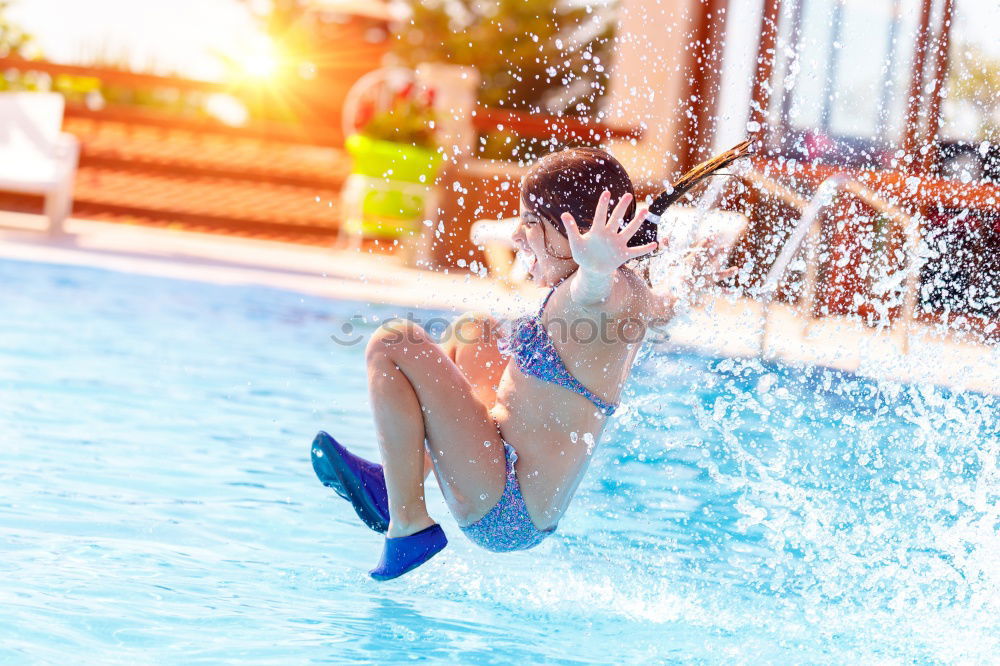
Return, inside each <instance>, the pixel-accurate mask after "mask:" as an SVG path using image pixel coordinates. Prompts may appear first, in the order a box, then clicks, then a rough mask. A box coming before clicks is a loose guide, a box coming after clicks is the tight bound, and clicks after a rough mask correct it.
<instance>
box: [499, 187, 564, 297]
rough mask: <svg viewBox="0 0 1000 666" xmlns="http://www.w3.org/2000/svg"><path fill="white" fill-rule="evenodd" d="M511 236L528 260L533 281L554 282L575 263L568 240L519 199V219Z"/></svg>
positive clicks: (529, 273) (543, 283)
mask: <svg viewBox="0 0 1000 666" xmlns="http://www.w3.org/2000/svg"><path fill="white" fill-rule="evenodd" d="M545 227H547V228H545ZM511 240H512V241H513V243H514V247H516V248H517V250H518V252H519V253H521V254H522V255H523V256H524V259H525V260H526V261H527V262H528V276H529V277H530V278H531V280H532V281H534V282H538V283H540V284H542V285H552V284H555V283H556V282H558V281H559V280H560V279H562V278H563V277H565V276H566V274H567V273H568V272H570V271H572V269H573V268H575V267H576V262H574V261H573V259H572V258H571V257H572V252H571V251H570V247H569V241H568V240H567V239H566V238H565V237H564V236H563V235H562V234H560V233H559V232H558V231H556V230H555V229H554V228H553V227H552V226H551V225H550V224H549V223H548V222H546V221H545V220H544V219H543V218H542V217H540V216H539V215H537V214H535V213H534V212H532V211H531V210H530V209H529V208H528V207H527V206H525V204H524V202H521V222H520V224H518V225H517V228H516V229H515V230H514V234H513V235H512V236H511Z"/></svg>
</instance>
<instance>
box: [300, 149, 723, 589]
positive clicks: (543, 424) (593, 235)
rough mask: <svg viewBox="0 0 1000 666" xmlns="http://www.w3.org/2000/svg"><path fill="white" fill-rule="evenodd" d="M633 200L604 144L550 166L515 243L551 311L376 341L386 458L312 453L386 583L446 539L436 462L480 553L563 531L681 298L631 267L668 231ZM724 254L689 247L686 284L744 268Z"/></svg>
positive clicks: (548, 161) (531, 187)
mask: <svg viewBox="0 0 1000 666" xmlns="http://www.w3.org/2000/svg"><path fill="white" fill-rule="evenodd" d="M634 197H635V195H634V189H633V186H632V182H631V180H630V179H629V177H628V174H627V173H626V172H625V169H624V168H623V167H622V165H621V164H620V163H619V162H618V161H617V160H615V159H614V158H613V157H612V156H611V155H610V154H608V153H606V152H604V151H602V150H598V149H594V148H571V149H567V150H563V151H561V152H557V153H552V154H550V155H547V156H545V157H543V158H542V159H540V160H539V161H538V162H537V163H535V164H534V165H533V166H532V167H531V169H530V170H529V171H528V173H527V174H526V175H525V177H524V179H523V181H522V183H521V218H520V225H519V226H518V227H517V229H516V230H515V232H514V235H513V241H514V243H515V245H516V246H517V248H518V250H519V251H520V252H521V253H522V255H523V256H526V257H528V258H529V261H530V267H529V270H528V272H529V276H530V279H531V280H532V281H534V282H536V283H538V284H541V285H545V286H548V287H550V290H549V293H548V295H547V296H546V297H545V300H544V301H543V302H542V304H541V307H540V308H539V309H538V312H537V313H535V314H531V315H528V316H525V317H522V318H520V319H518V320H517V321H515V322H514V327H513V332H512V334H511V335H509V336H508V337H506V338H500V339H498V337H497V336H496V335H495V334H496V332H497V331H498V328H499V327H498V325H497V323H496V322H495V321H494V320H493V319H491V318H490V317H489V316H486V315H475V314H468V315H463V316H462V317H460V318H459V319H458V320H456V321H455V323H454V324H453V325H452V327H451V329H450V330H449V332H448V334H447V335H446V336H445V341H444V342H443V343H442V344H437V343H436V342H434V340H432V339H431V338H430V336H428V335H427V333H426V332H425V331H424V330H423V329H422V328H420V326H418V325H417V324H415V323H413V322H409V321H404V320H401V319H396V320H391V321H388V322H386V323H384V324H383V325H382V326H381V327H380V328H379V330H378V331H376V332H375V333H374V334H373V335H372V338H371V340H370V341H369V343H368V348H367V352H366V354H367V363H368V381H369V392H370V395H371V402H372V407H373V410H374V416H375V428H376V431H377V434H378V443H379V449H380V450H381V454H382V461H383V464H382V465H381V466H380V465H377V464H375V463H372V462H369V461H366V460H364V459H362V458H359V457H357V456H354V455H353V454H351V453H350V452H348V451H347V450H346V449H345V448H344V447H343V446H341V445H340V444H338V443H337V442H336V441H335V440H334V439H333V438H332V437H330V436H329V435H327V434H326V433H323V432H321V433H319V434H318V435H317V437H316V440H315V441H314V442H313V449H312V454H313V466H314V468H315V470H316V472H317V474H318V475H319V477H320V479H321V480H322V481H323V482H324V483H325V484H326V485H328V486H330V487H332V488H334V490H336V491H337V493H338V494H340V495H341V496H342V497H344V498H345V499H347V500H349V501H350V502H351V503H352V504H353V505H354V508H355V510H356V511H357V513H358V515H359V516H360V517H361V519H362V520H363V521H364V522H365V523H366V524H367V525H368V526H369V527H371V528H372V529H374V530H376V531H378V532H383V533H385V534H386V539H385V545H384V548H383V552H382V558H381V561H380V562H379V563H378V565H377V566H376V567H375V569H373V570H372V571H371V576H372V577H373V578H375V579H377V580H388V579H391V578H395V577H397V576H401V575H403V574H404V573H406V572H408V571H410V570H412V569H414V568H416V567H418V566H419V565H421V564H423V563H424V562H426V561H427V560H429V559H430V558H431V557H433V556H434V555H435V554H436V553H438V552H439V551H440V550H441V549H442V548H444V547H445V545H446V544H447V539H446V538H445V535H444V532H443V531H442V529H441V527H440V526H439V525H438V524H437V523H436V522H434V519H432V518H431V517H430V516H429V515H428V513H427V507H426V504H425V503H424V479H425V478H426V475H427V472H428V470H429V469H432V470H433V471H434V474H435V476H436V477H437V481H438V484H439V485H440V486H441V490H442V492H443V494H444V497H445V499H446V501H447V503H448V507H449V509H450V510H451V512H452V514H453V515H454V516H455V518H456V520H457V521H458V524H459V526H460V527H461V529H462V531H463V532H464V533H465V534H466V536H467V537H468V538H470V539H471V540H472V541H474V542H475V543H477V544H479V545H480V546H482V547H483V548H487V549H489V550H493V551H497V552H502V551H513V550H522V549H527V548H532V547H534V546H536V545H538V544H539V543H540V542H541V541H542V540H543V539H545V538H546V537H548V536H549V535H551V534H552V533H553V532H554V531H555V529H556V526H557V525H558V523H559V519H560V518H562V515H563V513H564V512H565V511H566V509H567V507H568V506H569V503H570V501H571V500H572V498H573V494H574V492H575V491H576V488H577V486H578V485H579V483H580V481H581V480H582V478H583V475H584V473H585V472H586V469H587V464H588V463H589V462H590V457H591V455H592V454H593V451H594V447H595V445H596V444H597V442H598V441H599V439H600V436H601V432H602V430H603V429H604V425H605V423H606V420H607V418H608V417H609V416H610V415H611V414H612V413H613V412H614V411H615V407H616V405H617V400H618V396H619V394H620V393H621V390H622V386H623V384H624V383H625V380H626V379H627V378H628V375H629V371H630V370H631V367H632V363H633V361H634V359H635V356H636V353H637V352H638V351H639V347H640V344H639V343H640V342H641V340H642V338H643V336H644V334H645V331H646V327H647V326H648V324H649V323H650V322H651V321H653V320H656V321H660V322H662V321H665V320H666V319H669V317H670V316H672V313H673V310H674V305H675V302H676V300H677V298H678V297H677V295H675V294H668V293H659V292H656V291H653V290H652V289H651V286H650V284H649V282H648V278H646V277H644V276H643V275H640V273H639V272H637V271H636V268H638V267H634V266H632V265H631V264H633V263H634V262H635V261H636V260H639V259H641V258H646V257H648V256H649V255H650V253H652V252H653V251H654V250H656V249H657V247H658V242H657V227H656V224H655V223H654V222H652V221H650V220H647V219H646V213H647V210H646V209H643V210H640V211H639V213H638V214H635V208H636V206H635V203H634V201H633V200H634ZM609 210H610V211H611V213H610V215H609V214H608V211H609ZM699 249H701V248H699ZM714 259H715V257H712V256H709V253H706V252H701V251H695V252H693V253H690V254H689V255H688V261H687V262H686V268H687V271H686V273H687V276H688V279H687V281H686V282H687V285H686V286H688V287H689V288H691V287H693V286H694V282H695V280H696V279H702V280H704V281H703V284H711V283H714V282H716V281H718V280H720V279H722V278H725V277H728V276H730V275H732V274H733V273H734V272H735V269H728V270H725V271H719V270H717V267H716V266H715V264H716V263H717V262H716V261H715V260H714Z"/></svg>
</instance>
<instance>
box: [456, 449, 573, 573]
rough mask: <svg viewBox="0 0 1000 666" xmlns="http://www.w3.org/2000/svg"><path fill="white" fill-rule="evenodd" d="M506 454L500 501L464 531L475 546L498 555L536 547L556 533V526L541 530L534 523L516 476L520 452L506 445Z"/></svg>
mask: <svg viewBox="0 0 1000 666" xmlns="http://www.w3.org/2000/svg"><path fill="white" fill-rule="evenodd" d="M503 452H504V457H505V458H506V459H507V484H506V485H505V486H504V489H503V495H501V496H500V501H498V502H497V503H496V506H494V507H493V508H492V509H490V511H489V513H487V514H486V515H485V516H483V517H482V518H480V519H479V520H477V521H476V522H474V523H472V524H471V525H468V526H467V527H463V528H462V531H463V532H465V536H467V537H469V539H471V540H472V541H473V543H475V544H477V545H479V546H482V547H483V548H485V549H486V550H492V551H493V552H496V553H504V552H508V551H512V550H527V549H528V548H534V547H535V546H537V545H538V544H540V543H541V542H542V540H543V539H545V537H547V536H549V535H550V534H552V533H553V532H555V531H556V529H555V528H554V527H553V528H552V529H548V530H540V529H538V528H537V527H535V524H534V523H533V522H531V517H530V516H528V508H527V507H526V506H525V504H524V497H522V495H521V486H520V484H518V482H517V475H516V474H515V473H514V463H515V462H517V451H515V450H514V447H513V446H511V445H510V444H508V443H507V442H504V443H503Z"/></svg>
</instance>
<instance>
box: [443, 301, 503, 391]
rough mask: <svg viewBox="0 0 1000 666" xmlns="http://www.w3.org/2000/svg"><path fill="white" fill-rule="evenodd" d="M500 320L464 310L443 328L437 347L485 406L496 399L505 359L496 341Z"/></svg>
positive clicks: (485, 314) (498, 336)
mask: <svg viewBox="0 0 1000 666" xmlns="http://www.w3.org/2000/svg"><path fill="white" fill-rule="evenodd" d="M499 338H500V323H499V322H498V321H497V320H496V319H494V318H493V317H492V316H491V315H489V314H488V313H485V312H466V313H465V314H463V315H461V316H459V317H458V318H456V319H455V321H453V322H452V324H451V325H450V326H449V327H448V329H447V330H446V331H445V334H444V338H443V340H442V342H441V347H442V348H443V349H444V350H445V352H447V354H448V357H449V358H451V360H452V361H454V362H455V365H457V366H458V368H459V369H460V370H461V371H462V374H464V375H465V377H466V379H468V380H469V382H470V383H471V384H472V391H473V393H474V394H475V396H476V398H477V399H478V400H479V401H480V402H481V403H483V404H484V405H486V407H487V408H490V407H492V406H493V403H495V402H496V394H497V386H498V385H499V384H500V377H502V376H503V371H504V368H505V367H506V366H507V359H505V358H504V357H503V355H501V354H500V350H499V348H498V347H497V342H498V341H499Z"/></svg>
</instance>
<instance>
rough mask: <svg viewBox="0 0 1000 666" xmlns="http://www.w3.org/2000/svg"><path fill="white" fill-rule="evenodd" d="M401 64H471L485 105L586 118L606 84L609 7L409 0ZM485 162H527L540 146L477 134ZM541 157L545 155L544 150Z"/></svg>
mask: <svg viewBox="0 0 1000 666" xmlns="http://www.w3.org/2000/svg"><path fill="white" fill-rule="evenodd" d="M408 3H409V6H410V9H411V10H412V20H411V21H409V22H407V23H405V24H403V25H401V26H399V27H398V28H397V30H396V34H395V45H394V54H395V57H396V59H397V60H399V61H400V62H401V63H403V64H406V65H409V66H411V67H415V66H416V65H417V64H419V63H421V62H447V63H452V64H456V65H472V66H475V67H476V69H478V70H479V74H480V77H481V85H480V89H479V102H480V103H481V104H483V105H484V106H487V107H493V108H503V109H511V110H520V111H527V112H530V113H540V112H541V113H553V114H566V115H580V116H592V115H594V114H595V113H596V112H597V110H598V108H599V105H600V102H601V100H602V98H603V96H604V91H605V89H606V85H607V81H608V71H607V67H608V64H609V62H610V59H611V47H612V37H613V36H614V15H615V12H614V7H615V6H614V4H609V5H605V6H603V7H602V8H601V10H600V11H599V12H597V11H594V10H593V9H592V8H591V7H585V6H581V5H578V4H577V5H572V4H569V3H567V2H565V1H563V0H408ZM479 143H480V146H479V151H480V155H481V156H484V157H502V158H511V157H515V158H516V157H528V158H530V156H531V154H532V153H533V152H535V151H536V150H537V149H538V142H537V141H532V140H524V139H520V138H518V137H517V136H516V135H513V134H510V133H505V132H489V133H487V134H485V135H484V136H482V137H481V139H480V142H479ZM545 152H547V151H545Z"/></svg>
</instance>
